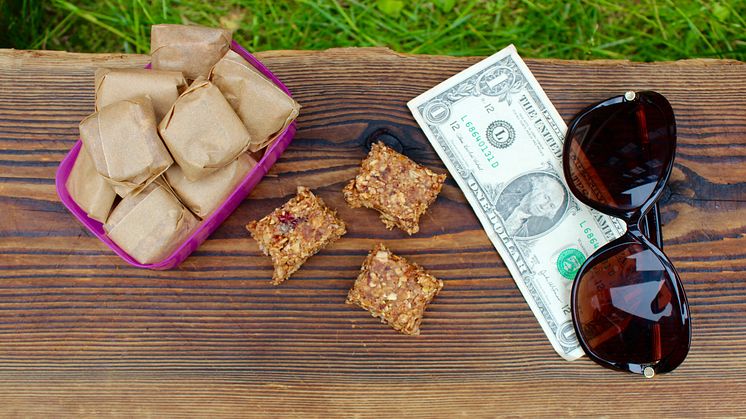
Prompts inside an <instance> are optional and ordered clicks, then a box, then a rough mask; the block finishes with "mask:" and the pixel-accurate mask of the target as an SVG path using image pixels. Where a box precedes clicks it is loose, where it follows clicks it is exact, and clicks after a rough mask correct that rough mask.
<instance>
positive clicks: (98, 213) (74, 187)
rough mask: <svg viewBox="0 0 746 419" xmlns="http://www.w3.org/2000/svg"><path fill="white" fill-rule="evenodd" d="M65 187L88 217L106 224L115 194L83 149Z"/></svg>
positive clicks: (86, 151) (83, 148)
mask: <svg viewBox="0 0 746 419" xmlns="http://www.w3.org/2000/svg"><path fill="white" fill-rule="evenodd" d="M65 187H66V188H67V191H68V192H70V196H71V197H72V198H73V199H74V200H75V202H77V203H78V206H80V208H81V209H83V211H85V212H86V214H88V216H89V217H91V218H93V219H94V220H96V221H99V222H102V223H105V222H106V218H107V217H108V216H109V212H110V211H111V207H112V206H113V205H114V199H115V198H116V196H117V194H116V192H114V189H112V187H111V185H109V182H107V181H106V179H105V178H104V177H103V176H101V175H100V174H99V173H98V172H97V171H96V166H95V165H94V164H93V159H91V156H90V155H89V154H88V150H86V149H85V147H81V148H80V152H79V153H78V158H77V159H75V165H74V166H73V170H72V171H71V172H70V176H69V177H68V178H67V182H66V183H65Z"/></svg>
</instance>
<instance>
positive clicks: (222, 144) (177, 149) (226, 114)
mask: <svg viewBox="0 0 746 419" xmlns="http://www.w3.org/2000/svg"><path fill="white" fill-rule="evenodd" d="M158 128H159V132H160V133H161V137H163V141H164V142H165V143H166V145H167V146H168V149H169V150H170V151H171V155H172V156H173V158H174V160H176V163H178V164H179V166H181V170H182V171H183V172H184V176H186V177H187V178H188V179H189V180H192V181H196V180H199V179H201V178H203V177H205V176H207V175H209V174H210V173H212V172H214V171H216V170H218V169H220V168H221V167H225V166H226V165H228V164H230V163H231V162H232V161H233V160H235V159H236V158H238V156H239V155H240V154H241V153H243V152H245V151H246V149H247V148H248V147H249V141H250V137H249V132H248V131H247V130H246V127H245V126H244V125H243V123H242V122H241V119H240V118H239V117H238V115H236V113H235V112H234V111H233V108H231V105H229V104H228V101H226V100H225V98H224V97H223V95H222V93H220V90H218V88H217V87H215V85H213V84H212V83H210V82H209V81H207V80H205V79H203V78H200V79H197V80H195V81H194V83H192V85H191V86H189V88H188V89H187V90H186V91H185V92H184V93H183V94H182V95H181V96H179V98H178V99H176V102H175V103H174V106H173V107H171V110H170V111H169V112H168V113H167V114H166V116H165V117H164V118H163V121H161V123H160V125H159V127H158Z"/></svg>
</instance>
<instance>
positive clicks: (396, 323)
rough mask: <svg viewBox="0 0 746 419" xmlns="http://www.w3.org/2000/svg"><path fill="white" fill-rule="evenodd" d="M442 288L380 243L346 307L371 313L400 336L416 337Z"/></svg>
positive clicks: (356, 282)
mask: <svg viewBox="0 0 746 419" xmlns="http://www.w3.org/2000/svg"><path fill="white" fill-rule="evenodd" d="M442 288H443V281H441V280H439V279H436V278H435V277H434V276H432V275H430V274H428V273H427V272H426V271H425V269H423V268H422V267H421V266H419V265H417V264H416V263H410V262H408V261H407V260H406V259H404V258H403V257H400V256H396V255H395V254H393V253H391V251H390V250H389V249H387V248H386V247H385V246H384V245H383V244H381V243H379V244H378V245H376V246H375V247H374V248H373V250H371V251H370V253H369V254H368V257H367V258H365V261H364V262H363V266H362V267H361V268H360V275H359V276H358V277H357V280H356V281H355V284H354V285H353V286H352V289H351V290H350V293H349V294H348V295H347V304H355V305H358V306H359V307H361V308H363V309H365V310H368V311H370V313H371V315H373V317H380V318H381V322H382V323H388V324H389V326H391V327H393V328H394V329H396V330H398V331H400V332H402V333H405V334H408V335H419V334H420V323H421V322H422V316H423V315H424V313H425V309H426V308H427V305H428V304H430V302H431V301H432V300H433V298H435V296H436V295H438V292H440V290H441V289H442Z"/></svg>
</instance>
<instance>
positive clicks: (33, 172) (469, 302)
mask: <svg viewBox="0 0 746 419" xmlns="http://www.w3.org/2000/svg"><path fill="white" fill-rule="evenodd" d="M259 57H260V58H261V59H262V60H263V61H264V62H265V63H266V64H267V65H268V67H269V68H270V69H271V70H272V71H273V72H275V73H276V74H277V75H278V76H279V77H280V78H281V79H282V80H283V81H284V82H285V83H286V84H287V85H288V86H289V87H290V89H291V90H292V91H293V93H294V95H295V97H296V98H297V99H298V101H299V102H300V103H301V104H302V105H303V109H302V111H301V117H300V119H299V132H298V135H297V137H296V140H295V142H294V143H293V144H292V145H291V146H290V147H289V148H288V150H287V151H286V153H285V154H284V155H283V157H282V158H281V160H280V161H279V162H278V164H277V165H276V166H275V167H274V168H273V170H272V171H271V173H270V175H269V176H268V177H267V178H265V179H264V180H263V181H262V183H261V184H260V185H259V186H258V187H257V188H256V189H255V190H254V192H253V193H252V195H251V196H250V197H249V198H248V199H247V200H246V202H244V203H243V204H242V205H241V206H240V207H239V209H238V210H237V211H236V213H235V214H234V215H233V216H231V217H230V218H229V219H228V220H227V221H226V223H225V224H224V225H223V226H222V227H221V228H220V229H219V230H218V231H216V233H215V234H214V235H213V236H212V237H211V238H210V239H209V240H208V241H207V242H205V244H204V245H203V246H202V247H201V248H200V249H199V250H198V251H197V252H196V253H195V254H194V255H193V256H192V257H190V258H189V259H187V260H186V261H185V262H184V264H183V265H182V266H181V267H180V268H179V269H177V270H174V271H167V272H151V271H145V270H139V269H135V268H131V267H129V266H128V265H126V264H125V263H124V262H122V261H121V260H119V259H118V258H117V257H116V256H115V255H113V254H112V253H111V252H110V251H108V250H107V248H106V247H105V246H104V245H102V244H101V243H99V242H98V241H97V239H95V238H94V237H91V235H89V234H88V233H87V232H86V231H85V229H83V228H82V227H81V226H80V225H79V224H78V223H77V222H76V221H75V220H74V218H73V217H72V216H71V215H70V214H68V213H67V212H66V210H65V209H64V207H63V206H62V204H61V203H60V202H59V200H58V199H57V197H56V194H55V192H54V173H55V169H56V166H57V164H58V162H59V161H60V160H61V159H62V157H63V156H64V155H65V153H66V152H67V151H68V149H69V148H70V147H71V146H72V144H73V143H74V141H75V139H76V136H77V124H78V122H79V121H80V119H82V118H83V117H84V116H86V115H87V114H88V113H90V112H91V111H92V109H93V91H92V86H93V72H94V70H95V68H96V67H99V66H116V67H128V66H133V67H138V66H142V65H144V64H145V63H146V62H147V61H148V58H147V57H146V56H137V55H120V54H111V55H110V54H97V55H94V54H69V53H59V52H39V51H12V50H2V51H0V214H2V216H0V237H2V239H0V276H2V279H0V312H2V313H3V314H4V316H3V320H2V321H0V339H2V345H0V401H2V403H3V405H4V406H5V410H4V412H5V413H7V414H9V415H21V414H24V415H28V414H35V415H38V416H52V415H58V414H60V413H63V414H68V415H100V414H113V415H121V416H131V415H133V414H135V415H153V416H155V415H159V416H160V415H162V414H168V413H170V414H187V413H189V414H198V415H205V416H206V415H211V416H235V415H237V414H245V415H247V414H265V415H275V416H277V415H292V416H308V415H310V416H326V415H328V414H342V415H346V416H352V415H377V416H380V415H381V414H388V413H389V412H391V413H393V414H395V415H405V414H416V415H421V416H428V417H435V416H452V415H454V414H462V415H472V414H479V415H484V416H493V415H501V414H518V415H527V416H529V415H530V416H534V415H542V416H550V415H551V416H554V415H557V414H560V415H585V414H592V415H624V416H631V415H646V416H649V415H651V414H656V415H662V416H667V415H671V416H683V415H686V416H692V415H695V416H696V415H702V414H709V415H718V416H733V415H744V414H746V406H744V403H743V402H742V400H741V397H740V394H743V392H744V391H746V314H745V313H746V303H745V302H744V301H746V286H744V282H743V274H742V272H743V270H744V268H745V267H746V253H745V252H744V250H743V249H744V248H746V237H745V235H744V233H745V232H746V169H744V167H746V166H744V164H743V163H744V161H745V160H746V64H744V63H740V62H735V61H713V60H691V61H682V62H673V63H652V64H641V63H629V62H619V61H592V62H577V61H572V62H570V61H553V60H527V63H528V65H529V67H531V70H532V71H533V72H534V74H535V75H536V77H537V78H538V79H539V81H540V82H541V84H542V86H543V87H544V88H545V90H546V91H547V94H548V95H549V97H550V98H551V99H552V100H553V102H554V104H555V105H556V106H557V107H558V109H559V111H560V113H561V114H562V115H563V117H564V118H565V119H570V118H571V117H572V115H574V113H575V112H577V111H578V110H580V109H581V108H583V107H584V106H586V105H588V104H590V103H592V102H594V101H597V100H600V99H603V98H606V97H608V96H611V95H614V94H618V93H619V92H623V91H626V90H640V89H654V90H658V91H660V92H662V93H664V94H665V95H666V96H667V97H668V98H669V100H670V101H671V103H672V104H673V107H674V110H675V112H676V115H677V122H678V131H679V148H678V154H677V161H676V168H675V170H674V175H673V178H672V180H671V183H670V185H669V187H668V188H667V194H666V196H665V198H664V201H663V203H662V204H663V206H662V210H663V219H664V222H665V226H664V238H665V244H666V247H665V249H666V252H667V254H668V255H669V256H670V257H671V258H672V260H673V261H674V263H675V264H676V266H677V267H678V268H679V270H680V272H681V277H682V280H683V282H684V283H685V287H686V290H687V292H688V295H689V301H690V304H691V309H692V316H693V326H694V341H693V343H692V350H691V353H690V355H689V358H688V359H687V360H686V362H685V363H684V364H683V365H682V366H681V367H680V368H679V369H677V370H676V371H675V372H674V373H672V374H669V375H666V376H661V377H657V378H656V379H655V380H647V381H646V380H642V379H640V378H639V377H636V376H632V375H625V374H619V373H614V372H611V371H606V370H603V369H602V368H600V367H598V366H596V365H595V364H593V363H591V362H590V361H588V360H586V359H583V360H579V361H576V362H573V363H567V362H565V361H562V360H561V359H560V358H559V357H558V356H557V355H556V354H555V353H554V352H553V350H552V348H551V347H550V345H549V344H548V342H547V341H546V338H545V337H544V336H543V334H542V332H541V330H540V328H539V327H538V324H537V323H536V320H535V319H534V317H533V315H532V314H531V312H530V311H529V309H528V307H527V305H526V304H525V302H524V301H523V298H522V297H521V295H520V292H519V291H518V290H517V288H516V287H515V285H514V283H513V280H512V279H511V278H510V276H509V274H508V272H507V270H506V269H505V267H504V265H503V264H502V262H501V261H500V259H499V257H498V256H497V254H496V252H495V251H494V250H493V248H492V246H491V244H490V242H489V241H488V239H487V237H486V236H485V234H484V233H483V232H482V230H481V228H480V227H479V223H478V221H477V219H476V217H475V216H474V214H473V213H472V212H471V210H470V209H469V207H468V205H467V204H466V202H465V199H464V197H463V195H462V194H461V192H460V191H459V190H458V188H457V187H456V185H455V183H454V182H453V181H452V180H448V181H447V184H446V186H445V188H444V190H443V193H442V195H441V197H440V198H439V199H438V201H437V202H436V204H435V205H434V207H433V208H432V211H431V212H430V213H429V214H428V215H426V216H425V218H424V219H423V222H422V223H421V232H420V233H418V234H417V235H415V236H413V237H408V236H406V235H405V234H404V233H401V232H399V231H386V230H385V229H384V228H383V226H382V224H381V223H380V222H379V221H378V218H377V216H376V214H375V213H373V212H372V211H368V210H363V209H351V208H349V207H348V206H347V205H346V204H345V203H344V200H343V198H342V195H341V192H340V190H341V188H342V187H343V185H344V184H345V182H346V181H347V180H349V179H350V178H351V177H352V176H353V175H354V173H355V171H356V167H357V165H358V164H359V161H360V159H361V158H363V156H364V155H365V153H366V146H367V144H369V142H370V141H371V140H373V139H374V137H375V136H376V135H378V134H380V133H381V132H387V133H390V134H391V135H393V136H395V137H396V138H398V139H399V140H400V141H401V143H402V146H403V150H404V153H405V154H407V155H409V156H410V157H412V158H413V159H415V160H416V161H418V162H420V163H423V164H426V165H428V166H430V167H432V168H434V169H436V170H441V171H442V170H445V169H444V167H443V164H442V163H441V162H440V161H439V159H438V158H437V156H436V155H435V153H434V151H433V150H432V148H431V147H430V146H429V145H428V143H427V140H426V139H425V138H424V136H423V134H422V132H421V131H420V130H419V129H418V127H417V125H416V124H415V122H414V120H413V119H412V117H411V115H410V113H409V111H408V110H407V108H406V102H407V101H408V100H409V99H411V98H412V97H414V96H416V95H418V94H419V93H421V92H423V91H424V90H426V89H428V88H430V87H431V86H433V85H435V84H437V83H438V82H440V81H442V80H443V79H445V78H447V77H448V76H450V75H452V74H454V73H456V72H458V71H460V70H462V69H463V68H465V67H467V66H468V65H470V64H472V63H474V62H476V61H478V58H449V57H434V56H407V55H399V54H395V53H393V52H391V51H388V50H385V49H338V50H329V51H323V52H310V51H308V52H300V51H273V52H265V53H261V54H259ZM299 184H302V185H306V186H308V187H311V188H312V189H314V190H315V191H317V192H318V194H319V195H320V196H321V197H322V198H323V199H324V200H325V201H326V202H327V203H328V204H329V206H331V207H333V208H335V209H337V210H338V211H339V214H340V216H341V217H342V218H344V219H345V220H347V221H348V222H349V233H348V234H347V236H345V237H344V238H343V239H342V240H340V241H338V242H337V243H335V244H333V245H332V246H330V247H329V248H328V249H326V250H325V251H323V252H322V253H321V254H319V255H317V256H315V257H314V258H312V259H311V260H310V261H309V262H308V263H307V264H306V265H305V266H304V267H303V268H302V269H301V271H299V272H298V273H297V274H296V275H295V276H294V277H293V278H292V279H290V280H289V281H287V282H286V283H284V284H283V285H281V286H280V287H273V286H271V285H270V284H269V278H270V277H271V268H270V264H269V261H268V259H267V258H266V257H264V256H263V255H261V254H260V252H259V250H258V248H257V247H256V245H255V244H254V242H253V241H251V240H250V239H249V238H248V235H247V234H246V232H245V231H244V229H243V225H244V224H245V223H246V222H247V221H248V220H250V219H254V218H258V217H261V216H262V215H264V214H266V213H267V212H269V211H270V210H271V209H272V208H274V207H276V206H277V205H279V204H280V203H282V202H284V201H285V200H286V199H288V198H289V197H290V196H291V195H292V194H293V193H294V191H295V187H296V186H297V185H299ZM378 240H383V241H385V242H386V243H387V244H388V245H389V246H390V247H391V248H393V249H394V250H395V251H396V252H398V253H400V254H402V255H404V256H407V257H410V258H411V259H413V260H415V261H417V262H418V263H420V264H422V265H423V266H425V267H427V268H428V269H429V270H430V271H431V272H433V273H434V274H435V275H436V276H438V277H439V278H441V279H443V280H444V282H445V288H444V290H443V292H442V293H441V294H440V295H439V296H438V297H437V299H436V300H435V302H434V303H433V305H432V306H431V308H430V310H429V312H428V314H427V318H426V320H425V322H424V324H423V328H422V336H419V337H415V338H412V337H407V336H401V335H398V334H396V333H394V332H393V331H391V330H390V329H388V328H387V327H385V326H382V325H380V324H379V323H378V322H377V321H376V320H375V319H372V318H370V317H369V316H368V315H367V314H366V313H365V312H363V311H361V310H359V309H356V308H353V307H350V306H347V305H345V304H344V297H345V295H346V292H347V290H348V289H349V287H350V286H351V284H352V281H353V280H354V278H355V276H356V272H357V271H358V269H359V266H360V263H361V261H362V259H363V257H364V255H365V254H366V252H367V250H368V249H369V248H370V247H371V246H372V245H373V243H374V242H376V241H378Z"/></svg>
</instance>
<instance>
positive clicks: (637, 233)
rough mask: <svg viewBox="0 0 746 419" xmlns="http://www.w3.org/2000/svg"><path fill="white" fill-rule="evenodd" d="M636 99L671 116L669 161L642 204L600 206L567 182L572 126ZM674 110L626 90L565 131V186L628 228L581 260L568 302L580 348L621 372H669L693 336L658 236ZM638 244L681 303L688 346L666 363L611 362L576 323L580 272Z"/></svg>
mask: <svg viewBox="0 0 746 419" xmlns="http://www.w3.org/2000/svg"><path fill="white" fill-rule="evenodd" d="M639 100H648V101H651V102H652V103H653V104H654V105H656V106H659V107H663V108H664V109H665V112H664V114H665V115H671V116H672V119H671V120H670V121H669V123H668V124H667V126H668V127H669V130H670V132H669V135H670V137H671V138H672V139H673V144H672V147H671V155H670V158H668V161H667V162H666V167H665V168H664V170H663V172H662V173H661V176H660V178H659V179H658V182H657V184H656V185H655V188H654V189H653V193H652V194H651V195H650V197H649V198H648V199H647V200H646V201H645V202H644V203H642V204H641V205H639V206H638V207H636V208H632V209H629V210H623V209H619V208H614V207H610V206H607V205H603V204H601V203H598V202H595V201H593V200H591V199H588V198H587V197H586V196H585V195H584V194H583V193H582V191H579V190H578V189H577V188H576V187H575V185H574V183H573V182H571V181H569V179H571V173H570V164H569V161H568V159H569V156H570V145H571V143H572V141H570V139H571V138H572V134H573V133H574V132H575V129H576V128H577V126H578V124H579V123H580V122H581V121H583V119H584V118H585V117H586V116H587V115H588V114H590V113H591V112H594V111H596V110H598V109H601V108H604V107H608V106H615V105H619V104H623V103H627V102H632V101H639ZM673 115H674V113H673V109H672V108H671V105H670V104H669V102H668V101H667V100H666V99H665V98H664V97H663V96H662V95H661V94H659V93H657V92H652V91H643V92H627V93H625V94H624V95H620V96H614V97H612V98H610V99H607V100H605V101H602V102H599V103H597V104H595V105H591V106H589V107H588V108H586V109H584V110H583V111H581V112H580V113H578V114H577V115H576V116H575V117H574V118H573V120H572V122H571V123H570V125H569V127H568V129H567V134H566V136H565V143H564V148H563V154H562V163H563V165H562V166H563V171H564V175H565V179H568V182H567V185H568V187H569V188H570V190H571V192H572V194H573V195H574V196H575V198H577V199H578V200H579V201H581V202H582V203H584V204H585V205H587V206H589V207H591V208H593V209H595V210H597V211H599V212H601V213H603V214H605V215H611V216H614V217H617V218H620V219H622V220H623V221H624V222H625V223H626V225H627V231H626V232H625V234H623V235H622V236H621V237H619V238H617V239H615V240H613V241H611V242H609V243H607V244H606V245H604V246H602V247H601V248H599V249H598V250H596V251H595V252H593V253H592V254H591V255H590V256H589V257H588V259H587V260H586V261H585V262H584V263H583V265H582V266H581V267H580V269H578V272H577V273H576V276H575V279H574V281H573V286H572V293H571V296H570V302H571V311H572V323H573V327H574V329H575V335H576V336H577V338H578V342H579V343H580V346H581V347H582V348H583V351H584V352H585V353H586V355H588V357H589V358H590V359H591V360H592V361H594V362H596V363H597V364H599V365H601V366H604V367H607V368H610V369H614V370H620V371H627V372H631V373H636V374H642V375H644V376H645V377H647V378H652V377H653V376H654V375H655V374H656V373H665V372H669V371H671V370H673V369H675V368H676V367H677V366H679V365H680V364H681V362H683V360H684V359H685V358H686V355H687V354H688V352H689V348H690V346H691V340H692V339H691V338H692V324H691V316H690V312H689V303H688V300H687V298H686V294H685V292H684V288H683V285H682V283H681V279H680V278H679V275H678V273H677V272H676V269H675V268H674V266H673V264H672V263H671V260H670V259H669V258H668V256H666V255H665V254H664V253H663V251H662V247H663V246H662V244H663V243H662V242H663V239H662V235H661V227H660V222H659V219H660V212H659V208H658V201H659V200H660V198H661V195H662V194H663V190H664V188H665V186H666V184H667V183H668V179H669V178H670V176H671V171H672V169H673V162H674V158H675V155H676V120H675V117H674V116H673ZM633 243H637V244H640V245H642V246H645V247H646V248H648V249H650V250H651V251H652V252H653V254H654V255H655V256H656V257H657V258H658V259H659V261H660V262H661V264H662V265H663V267H664V268H665V270H666V273H667V274H668V275H669V278H671V281H672V282H673V285H674V286H673V291H674V293H675V295H674V297H675V298H676V299H678V301H679V302H680V308H681V312H680V313H679V314H680V315H681V316H682V317H681V318H682V320H683V321H685V322H686V323H687V332H688V337H687V345H686V348H683V347H681V348H677V349H676V350H675V351H674V352H672V353H671V354H669V356H668V357H667V358H666V360H669V359H671V358H673V361H674V362H672V363H668V362H658V363H656V364H637V363H632V362H613V361H609V360H606V359H603V358H601V357H600V356H598V355H596V354H595V353H594V352H593V350H591V349H590V348H589V345H588V343H587V342H586V341H585V339H584V334H583V333H582V332H581V330H580V325H579V324H578V323H579V322H578V320H577V319H578V317H579V315H578V312H577V306H578V305H577V304H576V301H577V298H578V288H579V284H580V282H581V280H582V279H583V275H584V274H585V273H586V271H587V270H588V267H590V266H593V265H595V263H596V262H597V261H598V260H599V259H600V258H604V257H608V255H609V251H610V250H611V249H613V248H616V247H620V246H628V245H630V244H633Z"/></svg>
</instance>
